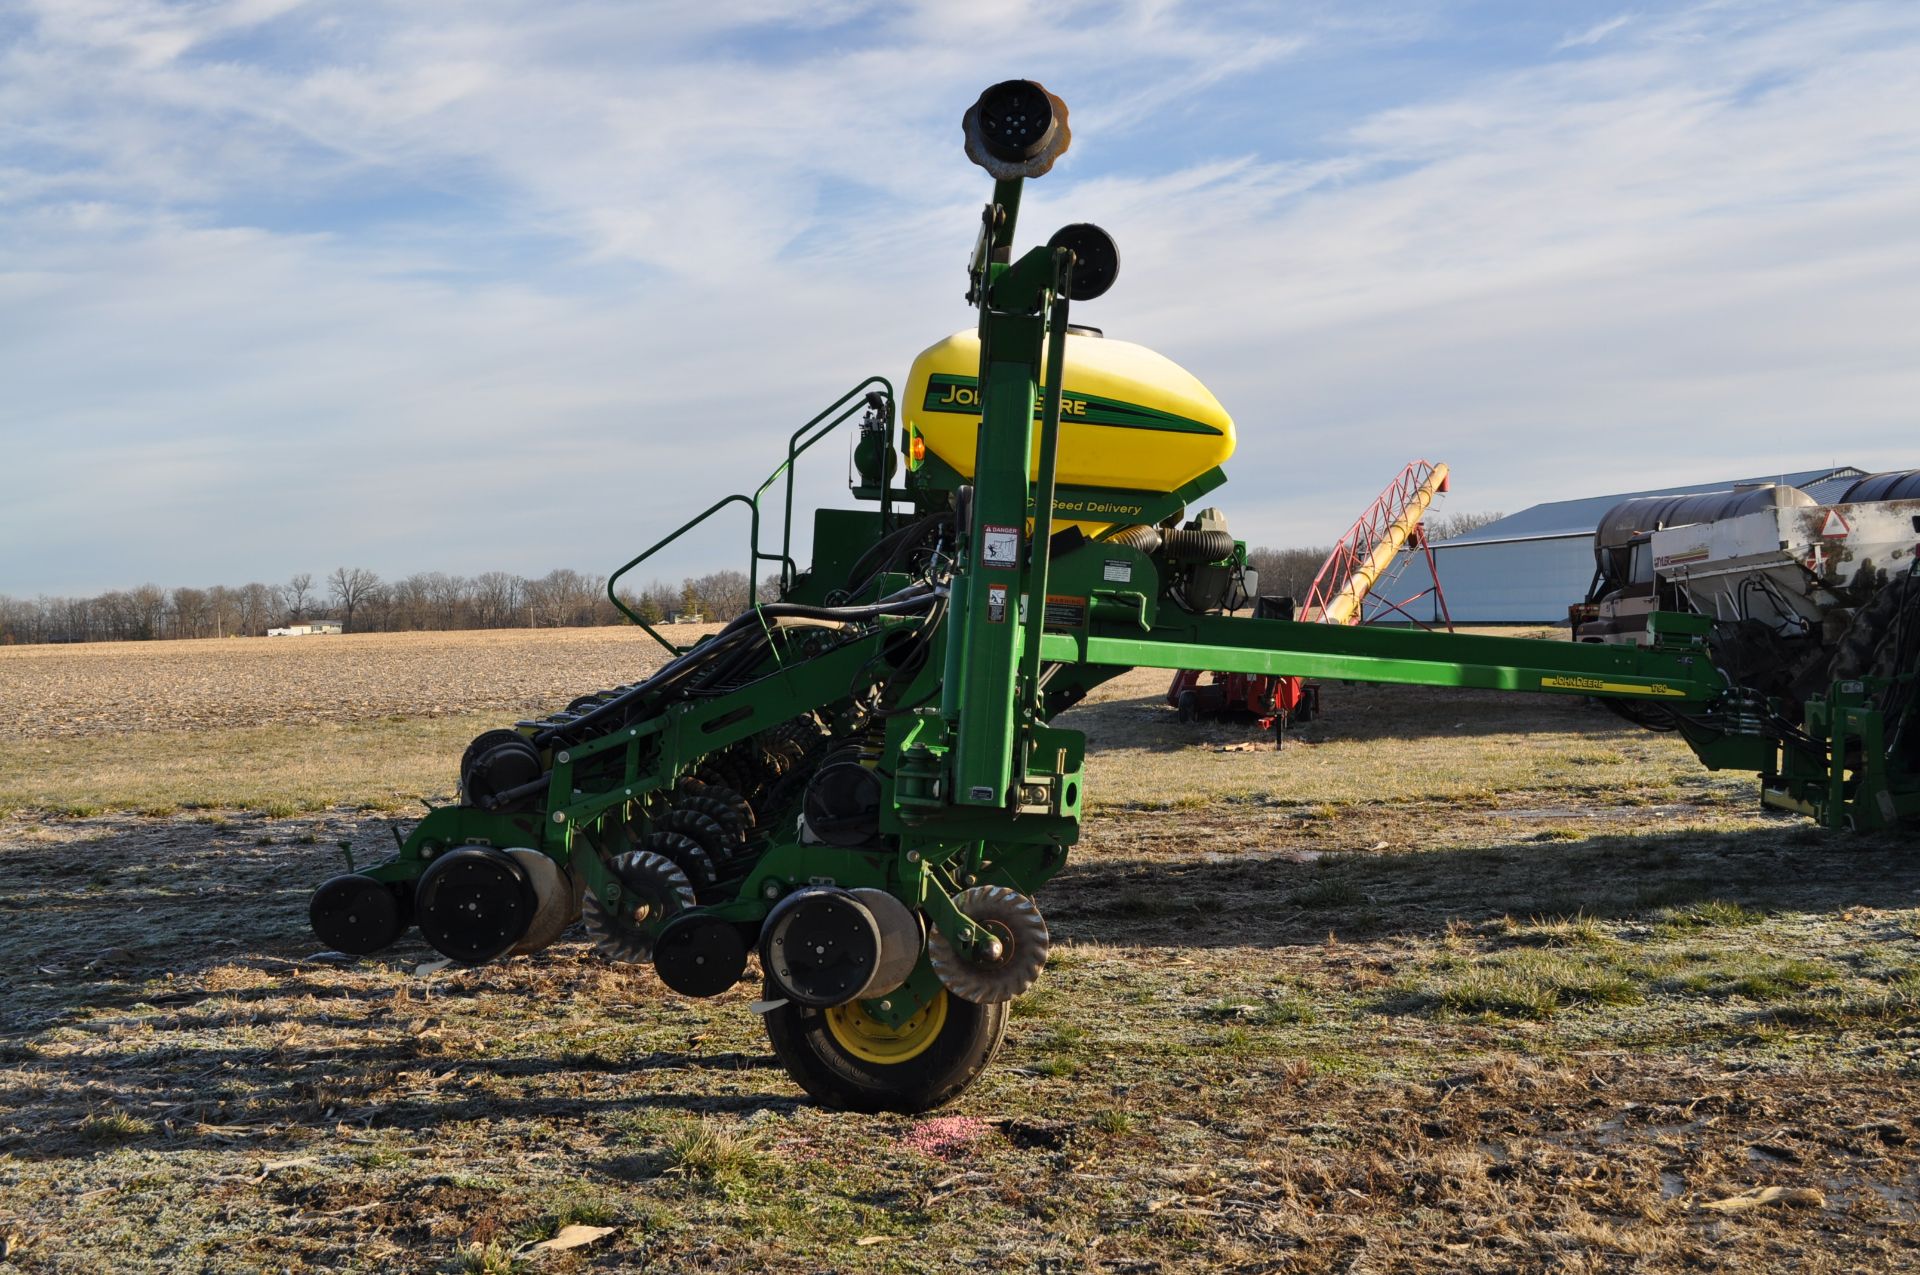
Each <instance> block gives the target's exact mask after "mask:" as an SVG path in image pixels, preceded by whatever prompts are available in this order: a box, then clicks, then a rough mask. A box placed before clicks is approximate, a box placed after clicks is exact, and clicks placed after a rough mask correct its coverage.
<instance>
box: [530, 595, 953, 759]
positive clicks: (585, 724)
mask: <svg viewBox="0 0 1920 1275" xmlns="http://www.w3.org/2000/svg"><path fill="white" fill-rule="evenodd" d="M939 597H940V594H939V592H938V591H937V590H935V589H934V587H933V586H931V585H920V586H915V587H914V588H912V589H907V590H903V591H902V592H900V593H897V594H892V595H890V596H889V597H887V598H883V599H882V600H881V601H879V602H876V603H872V604H871V605H868V606H860V607H816V606H807V605H804V604H801V603H796V602H769V603H766V604H765V605H763V606H761V607H759V608H757V609H756V610H750V611H743V612H741V613H740V614H739V615H737V616H735V617H734V618H733V619H732V620H731V621H730V622H728V624H727V626H726V627H725V628H724V629H722V630H720V632H719V633H717V634H715V635H714V636H713V637H712V638H709V639H708V640H707V641H705V642H702V643H701V644H700V645H699V646H696V647H694V648H693V649H692V650H691V651H688V652H686V653H685V654H683V655H680V656H677V657H675V658H674V659H673V660H670V661H669V662H668V663H667V665H666V667H665V668H663V669H661V670H660V671H659V672H657V673H655V674H654V675H653V676H652V677H649V678H648V679H647V680H646V681H644V682H641V683H640V684H639V685H637V686H634V687H633V688H632V689H630V690H628V691H625V692H623V693H621V694H619V695H616V696H615V697H614V698H612V699H610V700H607V701H606V702H605V703H603V704H600V705H598V706H597V707H595V708H593V709H592V710H590V711H588V712H587V713H585V714H583V715H581V716H580V717H578V718H576V719H575V720H573V721H571V722H567V723H565V724H564V725H561V726H554V727H550V728H548V729H546V730H543V731H540V732H538V733H536V734H535V735H534V737H533V742H534V745H535V747H545V746H546V745H548V744H550V743H552V742H553V741H554V740H556V739H562V738H566V737H568V736H571V735H574V734H577V733H578V732H580V731H583V730H587V729H589V728H591V727H593V726H595V725H597V724H599V723H600V722H602V721H605V720H607V719H608V718H611V717H614V716H616V715H618V714H619V713H621V712H622V711H623V710H625V709H626V708H628V707H629V706H631V705H633V704H635V703H638V702H640V701H642V700H644V699H646V698H650V697H652V696H655V695H658V694H661V693H663V692H665V691H669V690H672V689H673V688H674V687H676V686H677V685H679V683H680V682H682V681H683V680H685V679H688V678H690V677H692V676H693V675H694V673H696V672H697V671H699V670H700V669H701V668H702V667H703V666H705V665H706V664H707V663H708V662H709V661H711V660H713V659H715V658H717V657H718V656H720V655H722V654H732V653H734V652H737V651H739V650H740V649H741V648H742V647H746V646H752V645H755V644H763V643H764V642H765V641H766V634H765V633H764V632H763V631H762V629H761V627H760V625H761V623H762V621H763V620H766V619H774V620H783V619H800V620H826V621H838V622H840V623H854V624H857V623H860V622H862V621H866V620H877V619H879V618H880V617H881V616H885V615H912V614H913V613H915V612H916V611H921V610H925V609H926V608H927V607H930V606H932V605H933V604H934V603H935V602H936V601H937V600H938V599H939Z"/></svg>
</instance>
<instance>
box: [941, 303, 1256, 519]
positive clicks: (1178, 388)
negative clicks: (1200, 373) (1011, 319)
mask: <svg viewBox="0 0 1920 1275" xmlns="http://www.w3.org/2000/svg"><path fill="white" fill-rule="evenodd" d="M1066 368H1067V375H1066V384H1065V386H1064V387H1063V388H1062V390H1061V406H1060V463H1059V469H1058V473H1059V482H1060V485H1061V486H1062V487H1063V488H1068V487H1074V488H1093V489H1098V490H1104V491H1112V492H1115V493H1123V492H1150V493H1153V494H1155V495H1159V494H1163V493H1165V492H1170V491H1173V490H1175V489H1177V488H1179V487H1181V486H1183V485H1185V484H1186V483H1188V482H1191V481H1192V480H1193V479H1195V478H1198V477H1199V476H1200V475H1202V474H1204V473H1206V472H1207V471H1209V470H1211V469H1213V468H1215V467H1216V466H1218V465H1221V464H1223V463H1225V461H1226V460H1227V458H1228V457H1230V456H1232V455H1233V441H1234V434H1233V418H1232V417H1230V416H1228V415H1227V411H1226V409H1225V408H1223V407H1221V406H1220V400H1219V399H1217V398H1215V397H1214V396H1213V392H1212V391H1211V390H1209V389H1207V387H1206V386H1204V385H1202V384H1201V383H1200V381H1199V379H1198V378H1197V377H1195V376H1194V375H1193V373H1191V372H1189V371H1187V370H1186V369H1185V368H1183V367H1181V366H1180V365H1179V364H1178V363H1175V362H1174V361H1173V360H1172V359H1169V358H1167V357H1166V356H1165V355H1162V354H1158V353H1156V352H1154V351H1153V350H1149V349H1148V348H1146V347H1145V346H1143V345H1135V344H1134V343H1132V342H1131V341H1115V340H1110V339H1108V338H1106V337H1102V336H1097V335H1095V334H1093V333H1085V332H1069V333H1068V334H1067V358H1066ZM979 375H980V338H979V335H978V334H977V333H975V332H973V331H971V330H969V331H966V332H956V333H954V334H953V335H952V336H950V337H948V338H947V339H946V340H944V341H941V342H939V343H937V344H935V345H933V346H930V347H928V348H927V349H926V350H924V351H922V352H921V354H920V356H919V357H918V358H916V359H915V360H914V361H913V369H912V371H911V372H910V373H909V374H908V377H907V392H906V399H905V402H906V424H907V427H908V429H909V430H911V431H912V432H913V434H914V435H916V436H918V437H919V438H920V439H922V440H923V441H924V442H925V444H926V449H927V452H928V453H929V454H930V455H932V456H935V457H938V458H939V459H940V460H941V461H942V462H943V463H945V464H946V465H948V466H950V467H951V468H952V469H954V470H955V471H957V472H958V473H959V474H960V475H961V476H962V477H963V478H971V477H973V469H974V448H975V446H976V444H977V442H978V439H979V432H980V391H979ZM1034 413H1035V417H1036V419H1037V418H1038V415H1039V402H1038V400H1037V399H1036V401H1035V406H1034ZM1033 445H1034V460H1033V466H1034V472H1035V474H1038V472H1039V463H1040V462H1039V455H1040V441H1039V436H1038V433H1037V432H1036V434H1035V437H1034V444H1033ZM1056 525H1058V524H1056ZM1112 525H1113V523H1112V522H1101V521H1097V520H1090V519H1089V520H1079V526H1080V527H1081V528H1082V529H1083V530H1084V531H1086V533H1087V534H1088V535H1098V534H1099V533H1100V532H1101V531H1103V530H1105V529H1106V528H1107V527H1110V526H1112Z"/></svg>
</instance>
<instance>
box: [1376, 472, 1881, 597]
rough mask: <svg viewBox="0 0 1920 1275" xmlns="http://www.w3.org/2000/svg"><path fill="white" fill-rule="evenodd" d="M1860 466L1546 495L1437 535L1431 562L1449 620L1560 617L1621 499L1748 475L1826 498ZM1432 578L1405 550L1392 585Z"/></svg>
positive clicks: (1731, 482)
mask: <svg viewBox="0 0 1920 1275" xmlns="http://www.w3.org/2000/svg"><path fill="white" fill-rule="evenodd" d="M1866 472H1867V471H1866V470H1863V469H1855V468H1854V467H1852V466H1851V465H1847V466H1842V467H1840V468H1829V469H1807V470H1802V471H1800V472H1799V473H1794V474H1765V475H1761V476H1759V477H1756V478H1729V479H1724V480H1721V481H1718V482H1699V483H1688V484H1686V485H1685V486H1681V487H1660V488H1655V489H1652V490H1648V491H1626V492H1619V493H1617V494H1615V495H1611V496H1587V497H1583V498H1581V499H1578V500H1554V501H1549V502H1547V503H1546V504H1544V505H1535V506H1533V507H1532V508H1530V509H1523V510H1521V511H1520V512H1519V513H1517V514H1510V515H1508V516H1507V517H1505V518H1502V519H1500V520H1499V521H1498V522H1490V523H1488V524H1487V525H1486V526H1484V527H1480V528H1477V529H1475V530H1473V531H1469V532H1467V533H1466V534H1465V535H1461V536H1455V537H1453V538H1452V539H1450V540H1440V541H1436V542H1435V543H1434V546H1433V556H1434V563H1435V566H1436V567H1437V569H1438V571H1439V574H1440V585H1441V587H1442V588H1443V589H1444V590H1445V591H1446V598H1447V609H1448V611H1449V612H1450V613H1451V614H1452V616H1453V620H1454V623H1456V624H1462V623H1464V624H1519V623H1539V622H1549V623H1564V622H1565V621H1566V618H1567V608H1568V607H1569V606H1571V605H1572V604H1573V603H1576V602H1579V601H1582V600H1583V599H1585V597H1586V596H1587V586H1588V585H1589V584H1590V583H1592V581H1593V571H1594V560H1593V532H1594V528H1595V527H1596V526H1597V525H1598V524H1599V522H1600V516H1601V515H1602V514H1604V513H1606V512H1607V510H1609V509H1611V508H1612V507H1613V506H1614V505H1616V504H1618V503H1620V502H1621V501H1623V500H1631V499H1632V498H1634V497H1635V496H1677V495H1682V494H1684V493H1687V492H1695V491H1724V490H1726V489H1728V488H1730V487H1737V486H1741V485H1743V484H1747V483H1786V484H1788V485H1790V486H1793V487H1798V488H1800V489H1801V490H1802V491H1804V492H1806V493H1807V494H1808V495H1810V496H1812V497H1813V498H1814V500H1816V501H1818V502H1819V503H1821V504H1826V503H1829V502H1831V501H1836V500H1838V499H1840V497H1841V495H1842V494H1843V493H1844V492H1845V491H1846V489H1847V488H1848V487H1849V486H1851V485H1852V484H1853V482H1854V480H1856V479H1859V478H1863V477H1865V476H1866ZM1432 582H1433V581H1432V576H1431V575H1430V574H1429V572H1428V570H1427V563H1426V559H1425V558H1424V557H1423V556H1420V555H1408V556H1407V558H1406V565H1405V567H1404V569H1403V571H1402V572H1401V574H1400V575H1399V577H1398V580H1397V582H1396V583H1395V585H1394V592H1395V593H1396V594H1413V593H1416V592H1418V591H1419V590H1421V589H1424V588H1426V587H1427V586H1428V585H1430V584H1432ZM1420 605H1421V609H1422V611H1424V610H1426V609H1427V608H1428V607H1431V606H1432V605H1433V604H1432V603H1431V602H1430V601H1425V600H1423V601H1422V603H1421V604H1420ZM1423 618H1424V616H1423ZM1433 618H1435V619H1437V618H1438V616H1437V615H1436V616H1434V617H1433Z"/></svg>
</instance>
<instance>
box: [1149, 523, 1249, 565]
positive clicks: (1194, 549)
mask: <svg viewBox="0 0 1920 1275" xmlns="http://www.w3.org/2000/svg"><path fill="white" fill-rule="evenodd" d="M1161 540H1162V541H1163V547H1164V548H1165V549H1166V551H1167V557H1169V558H1171V559H1173V560H1174V561H1175V562H1184V563H1188V564H1189V565H1193V564H1199V563H1205V562H1219V561H1221V560H1222V559H1225V558H1231V557H1232V556H1233V533H1231V532H1227V531H1194V530H1184V529H1182V530H1172V529H1170V530H1167V531H1164V532H1162V533H1161Z"/></svg>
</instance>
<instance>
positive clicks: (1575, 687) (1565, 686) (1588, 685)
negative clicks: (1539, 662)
mask: <svg viewBox="0 0 1920 1275" xmlns="http://www.w3.org/2000/svg"><path fill="white" fill-rule="evenodd" d="M1540 687H1541V689H1542V690H1545V689H1548V688H1551V689H1553V690H1557V691H1591V692H1593V693H1595V694H1599V695H1666V696H1671V697H1673V698H1675V699H1685V698H1686V697H1687V693H1686V692H1685V691H1682V690H1676V689H1675V688H1674V687H1671V686H1668V685H1667V684H1666V683H1665V682H1653V683H1651V684H1648V685H1645V686H1642V685H1640V684H1638V683H1635V682H1608V681H1603V680H1602V679H1600V678H1597V677H1543V678H1541V679H1540Z"/></svg>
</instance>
